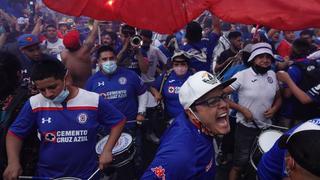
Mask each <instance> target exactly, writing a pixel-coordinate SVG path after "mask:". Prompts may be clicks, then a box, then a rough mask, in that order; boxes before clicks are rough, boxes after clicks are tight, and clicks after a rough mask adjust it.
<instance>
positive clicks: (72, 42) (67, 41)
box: [63, 30, 80, 49]
mask: <svg viewBox="0 0 320 180" xmlns="http://www.w3.org/2000/svg"><path fill="white" fill-rule="evenodd" d="M63 44H64V46H65V47H66V48H67V49H78V48H79V47H80V33H79V31H77V30H71V31H69V32H68V33H67V34H66V35H65V36H64V38H63Z"/></svg>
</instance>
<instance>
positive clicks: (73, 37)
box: [61, 21, 98, 88]
mask: <svg viewBox="0 0 320 180" xmlns="http://www.w3.org/2000/svg"><path fill="white" fill-rule="evenodd" d="M97 35H98V21H94V23H93V28H92V30H91V32H90V34H89V36H88V37H87V39H86V40H85V41H84V43H83V44H82V45H81V44H80V34H79V32H78V31H77V30H72V31H70V32H68V33H67V34H66V35H65V36H64V39H63V44H64V45H65V47H66V50H64V51H62V53H61V59H62V62H63V63H64V64H65V66H66V67H67V68H68V70H69V71H70V73H71V76H72V79H73V85H75V86H78V87H81V88H82V87H84V85H85V83H86V81H87V79H88V78H89V77H90V76H91V60H90V51H91V49H92V48H93V46H94V42H95V39H96V37H97Z"/></svg>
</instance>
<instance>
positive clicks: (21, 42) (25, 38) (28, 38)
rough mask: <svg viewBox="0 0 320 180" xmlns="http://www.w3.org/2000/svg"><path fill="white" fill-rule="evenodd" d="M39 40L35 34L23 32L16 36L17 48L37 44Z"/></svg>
mask: <svg viewBox="0 0 320 180" xmlns="http://www.w3.org/2000/svg"><path fill="white" fill-rule="evenodd" d="M39 43H40V40H39V38H38V37H37V36H36V35H33V34H23V35H21V36H19V37H18V46H19V48H25V47H28V46H32V45H35V44H39Z"/></svg>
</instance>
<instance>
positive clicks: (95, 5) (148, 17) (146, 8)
mask: <svg viewBox="0 0 320 180" xmlns="http://www.w3.org/2000/svg"><path fill="white" fill-rule="evenodd" d="M204 2H205V0H67V1H66V0H44V3H45V4H46V5H47V6H48V7H49V8H51V9H53V10H55V11H58V12H61V13H63V14H67V15H72V16H80V15H84V16H89V17H92V18H94V19H98V20H121V21H123V22H125V23H127V24H130V25H132V26H135V27H138V28H143V29H150V30H153V31H156V32H160V33H168V34H170V33H173V32H176V31H178V30H180V29H181V28H183V26H185V25H186V24H187V23H188V22H190V21H192V20H193V19H194V18H196V17H198V16H199V15H200V14H201V13H202V12H203V11H204V10H205V9H206V8H207V7H208V6H207V5H205V3H204Z"/></svg>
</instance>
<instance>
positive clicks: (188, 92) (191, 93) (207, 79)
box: [179, 71, 236, 109]
mask: <svg viewBox="0 0 320 180" xmlns="http://www.w3.org/2000/svg"><path fill="white" fill-rule="evenodd" d="M235 80H236V79H235V78H233V79H230V80H228V81H225V82H223V83H221V82H220V81H219V80H218V79H217V77H216V76H214V75H212V74H210V73H209V72H207V71H199V72H197V73H195V74H194V75H192V76H190V77H189V78H188V79H187V80H186V81H185V82H184V83H183V85H182V86H181V88H180V91H179V101H180V103H181V105H182V106H183V108H184V109H188V108H189V107H190V106H191V105H192V104H193V103H194V102H195V101H196V100H197V99H199V98H201V97H202V96H204V95H205V94H207V93H208V92H210V91H211V90H213V89H215V88H218V87H227V86H229V85H230V84H231V83H233V82H234V81H235Z"/></svg>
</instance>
